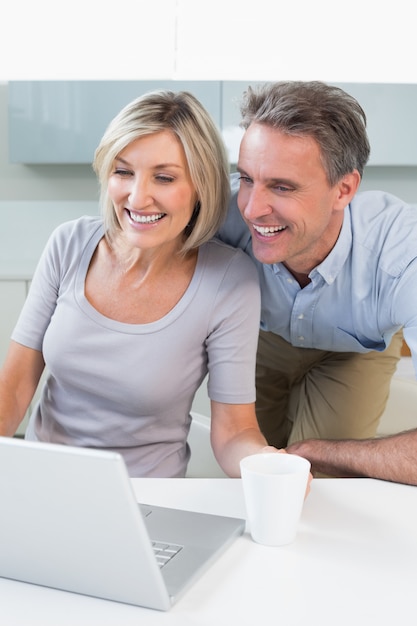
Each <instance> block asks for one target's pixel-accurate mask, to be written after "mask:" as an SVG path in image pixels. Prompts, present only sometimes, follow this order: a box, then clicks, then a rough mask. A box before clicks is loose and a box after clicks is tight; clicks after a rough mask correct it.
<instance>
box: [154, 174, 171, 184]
mask: <svg viewBox="0 0 417 626" xmlns="http://www.w3.org/2000/svg"><path fill="white" fill-rule="evenodd" d="M155 178H156V180H158V181H159V182H161V183H172V182H174V179H173V178H172V176H165V175H164V174H158V175H157V176H155Z"/></svg>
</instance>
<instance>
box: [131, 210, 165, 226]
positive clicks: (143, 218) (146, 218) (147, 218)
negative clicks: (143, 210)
mask: <svg viewBox="0 0 417 626" xmlns="http://www.w3.org/2000/svg"><path fill="white" fill-rule="evenodd" d="M129 215H130V218H131V219H132V220H133V221H134V222H136V223H138V224H149V223H150V222H156V221H158V220H160V219H161V218H162V217H164V215H165V213H157V214H156V215H139V214H138V213H131V212H130V211H129Z"/></svg>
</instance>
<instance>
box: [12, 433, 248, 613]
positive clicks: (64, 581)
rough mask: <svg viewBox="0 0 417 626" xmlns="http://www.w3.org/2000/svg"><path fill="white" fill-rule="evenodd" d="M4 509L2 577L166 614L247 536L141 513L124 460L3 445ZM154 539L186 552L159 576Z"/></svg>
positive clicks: (183, 516)
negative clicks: (230, 547) (218, 559)
mask: <svg viewBox="0 0 417 626" xmlns="http://www.w3.org/2000/svg"><path fill="white" fill-rule="evenodd" d="M184 480H186V479H184ZM0 506H1V511H2V513H1V515H0V555H1V556H0V576H2V577H5V578H11V579H15V580H19V581H24V582H30V583H35V584H39V585H45V586H48V587H54V588H58V589H62V590H65V591H71V592H76V593H81V594H86V595H91V596H96V597H100V598H106V599H108V600H115V601H119V602H126V603H129V604H135V605H138V606H143V607H148V608H154V609H160V610H167V609H169V608H170V606H171V605H172V603H173V602H174V601H175V600H176V599H177V598H178V596H179V595H180V594H181V593H182V592H183V591H184V590H185V589H186V588H187V587H188V586H189V585H190V584H191V583H192V582H193V581H194V580H195V579H196V577H197V576H198V575H200V574H201V573H202V572H203V571H204V569H205V568H206V567H208V566H209V565H210V564H211V562H212V561H213V560H214V559H215V558H216V557H217V556H218V555H219V554H220V553H221V552H222V551H223V550H224V549H225V548H226V547H227V546H228V545H229V544H230V543H231V542H232V541H233V540H234V539H235V538H236V537H237V536H239V535H240V534H242V532H243V531H244V528H245V522H244V520H238V519H235V518H228V517H221V516H215V515H207V514H201V513H191V512H188V511H180V510H174V509H168V508H163V507H154V506H151V507H148V506H146V507H144V508H142V507H140V506H138V504H137V502H136V498H135V495H134V492H133V489H132V486H131V482H130V479H129V476H128V473H127V470H126V466H125V464H124V461H123V458H122V457H121V455H120V454H118V453H115V452H107V451H99V450H93V449H87V448H76V447H71V446H61V445H57V444H47V443H39V442H29V441H24V440H20V439H13V438H5V437H0ZM151 539H152V540H155V541H158V542H160V543H173V544H176V545H179V546H180V547H181V549H180V550H179V552H178V554H177V555H176V556H175V558H172V559H171V560H170V561H169V562H168V563H167V564H166V565H165V566H164V567H163V568H162V569H161V568H160V566H159V565H158V562H157V560H156V557H155V552H154V548H153V546H152V542H151Z"/></svg>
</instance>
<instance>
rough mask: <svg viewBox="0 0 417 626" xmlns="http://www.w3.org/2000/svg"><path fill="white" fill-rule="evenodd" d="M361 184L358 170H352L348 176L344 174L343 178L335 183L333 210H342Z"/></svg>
mask: <svg viewBox="0 0 417 626" xmlns="http://www.w3.org/2000/svg"><path fill="white" fill-rule="evenodd" d="M360 183H361V175H360V174H359V172H358V170H353V172H350V173H349V174H345V176H343V178H341V179H340V180H339V182H338V183H336V189H337V193H336V200H335V205H334V209H335V210H339V211H341V210H343V209H344V208H345V207H346V206H347V205H348V204H349V202H350V201H351V200H352V198H353V196H354V195H355V193H356V192H357V191H358V189H359V185H360Z"/></svg>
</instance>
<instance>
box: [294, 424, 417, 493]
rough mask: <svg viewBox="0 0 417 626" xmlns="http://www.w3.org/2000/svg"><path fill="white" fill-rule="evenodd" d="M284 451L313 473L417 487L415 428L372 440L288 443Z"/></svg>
mask: <svg viewBox="0 0 417 626" xmlns="http://www.w3.org/2000/svg"><path fill="white" fill-rule="evenodd" d="M287 452H290V453H292V454H298V455H300V456H303V457H305V458H306V459H308V460H309V461H310V463H311V465H312V471H313V474H314V473H317V472H320V473H324V474H329V475H331V476H338V477H355V476H362V477H364V476H366V477H369V478H379V479H381V480H389V481H392V482H398V483H405V484H408V485H417V429H416V430H409V431H406V432H403V433H399V434H395V435H390V436H389V437H381V438H376V439H361V440H359V439H347V440H338V441H331V440H327V439H307V440H305V441H300V442H298V443H294V444H291V445H290V446H288V447H287Z"/></svg>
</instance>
